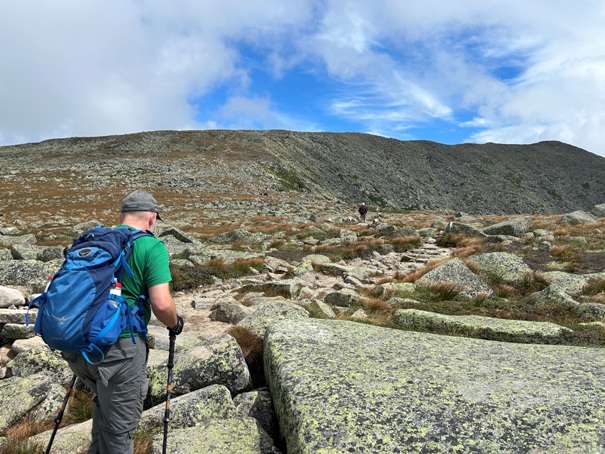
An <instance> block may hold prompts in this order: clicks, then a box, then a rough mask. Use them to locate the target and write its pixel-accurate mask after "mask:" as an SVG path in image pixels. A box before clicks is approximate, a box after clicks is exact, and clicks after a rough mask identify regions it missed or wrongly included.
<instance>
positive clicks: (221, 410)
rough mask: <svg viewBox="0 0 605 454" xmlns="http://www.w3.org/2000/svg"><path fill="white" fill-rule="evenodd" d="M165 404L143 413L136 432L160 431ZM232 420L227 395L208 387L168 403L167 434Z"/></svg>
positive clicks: (219, 388) (216, 387) (232, 408)
mask: <svg viewBox="0 0 605 454" xmlns="http://www.w3.org/2000/svg"><path fill="white" fill-rule="evenodd" d="M165 412H166V404H165V403H161V404H158V405H156V406H155V407H152V408H150V409H149V410H146V411H144V412H143V414H142V416H141V421H140V423H139V428H141V429H142V430H144V431H145V432H152V431H154V429H156V430H157V429H159V428H162V427H163V420H164V415H165ZM235 416H236V409H235V405H234V404H233V401H232V400H231V393H230V392H229V390H228V389H227V388H226V387H225V386H223V385H210V386H208V387H206V388H202V389H198V390H197V391H193V392H191V393H188V394H184V395H182V396H178V397H174V398H171V399H170V430H175V429H184V428H185V427H193V426H198V425H200V424H202V423H204V422H208V421H211V420H213V419H226V418H233V417H235Z"/></svg>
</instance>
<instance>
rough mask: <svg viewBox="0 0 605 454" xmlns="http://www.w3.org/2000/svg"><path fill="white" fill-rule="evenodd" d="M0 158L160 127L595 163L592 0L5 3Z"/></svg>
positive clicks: (0, 32) (596, 52)
mask: <svg viewBox="0 0 605 454" xmlns="http://www.w3.org/2000/svg"><path fill="white" fill-rule="evenodd" d="M0 52H1V55H3V57H4V58H3V59H2V63H0V145H7V144H14V143H24V142H34V141H39V140H45V139H49V138H58V137H72V136H97V135H111V134H124V133H130V132H139V131H151V130H159V129H217V128H218V129H289V130H295V131H334V132H344V131H347V132H348V131H355V132H362V133H371V134H378V135H383V136H387V137H393V138H396V139H401V140H417V139H418V140H433V141H436V142H441V143H447V144H455V143H462V142H476V143H485V142H498V143H534V142H538V141H541V140H560V141H563V142H566V143H570V144H572V145H576V146H578V147H581V148H584V149H586V150H588V151H591V152H593V153H596V154H599V155H603V156H605V135H604V134H603V133H602V131H604V130H605V109H604V108H603V106H605V3H603V2H602V1H601V0H576V1H574V2H569V1H567V0H531V1H527V0H508V1H506V2H504V1H501V0H458V1H456V2H452V1H449V0H424V1H422V2H417V1H412V0H373V1H371V2H370V1H367V0H297V1H296V2H286V1H285V0H222V1H220V2H217V1H210V0H173V1H171V2H166V1H164V0H96V1H95V0H91V1H86V2H82V1H81V0H56V1H53V2H48V1H45V0H44V1H43V0H37V1H29V0H23V1H18V2H16V1H10V0H0Z"/></svg>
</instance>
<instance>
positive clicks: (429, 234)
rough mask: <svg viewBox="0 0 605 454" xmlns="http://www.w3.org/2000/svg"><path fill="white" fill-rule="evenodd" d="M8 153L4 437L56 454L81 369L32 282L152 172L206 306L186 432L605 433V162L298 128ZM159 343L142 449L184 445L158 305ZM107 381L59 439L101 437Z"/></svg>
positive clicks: (211, 438)
mask: <svg viewBox="0 0 605 454" xmlns="http://www.w3.org/2000/svg"><path fill="white" fill-rule="evenodd" d="M0 157H1V159H2V162H3V166H2V169H1V170H0V191H1V193H2V197H1V198H0V454H4V453H13V452H21V453H38V452H43V451H44V448H45V447H46V444H47V443H48V441H49V439H50V438H51V433H52V427H53V423H52V421H53V418H55V416H56V414H57V412H58V410H59V408H60V406H61V403H62V402H63V399H64V396H65V392H66V388H65V387H66V386H67V384H68V383H69V382H70V379H71V372H70V370H69V368H68V367H67V364H66V363H65V361H64V360H63V359H62V357H61V356H60V354H59V352H56V351H52V350H50V349H49V348H48V347H47V346H46V345H45V344H44V342H43V340H42V338H41V337H39V336H37V335H35V333H34V331H33V327H32V323H33V322H34V321H35V319H36V316H37V308H36V307H35V306H34V307H32V308H30V311H29V314H28V313H27V306H28V304H29V302H30V301H32V299H33V298H35V297H36V296H37V295H38V294H39V293H40V292H41V291H43V289H44V286H45V283H46V280H47V278H48V276H49V275H52V274H53V273H55V272H56V271H57V270H58V268H59V267H60V266H61V263H62V262H63V259H64V254H65V251H66V249H67V248H68V247H69V246H70V244H71V242H72V241H73V239H74V238H75V237H77V236H78V235H80V234H81V233H83V232H85V231H86V230H88V229H90V228H92V227H94V226H96V225H99V224H104V225H107V226H113V225H115V224H116V222H117V212H118V210H119V206H120V202H121V200H122V198H123V197H124V196H125V195H126V194H128V193H129V192H130V191H131V190H133V189H135V188H143V189H147V190H149V191H150V192H152V193H153V194H154V196H155V197H156V198H157V199H158V202H159V205H160V211H161V214H162V217H163V219H164V221H163V222H161V223H158V225H157V226H156V231H155V232H154V233H155V235H156V236H157V237H158V238H159V239H160V240H161V241H162V242H163V243H164V244H165V245H166V248H167V250H168V252H169V255H170V260H171V273H172V277H173V281H172V284H171V285H172V290H173V294H174V296H175V302H176V304H177V307H178V311H179V313H180V314H181V315H182V316H183V317H184V319H185V330H184V332H183V333H182V334H181V335H179V336H178V337H177V344H176V353H175V365H174V377H173V383H172V385H173V387H172V398H171V408H172V416H171V420H170V422H169V431H168V438H167V441H168V452H170V453H181V454H183V453H184V454H188V453H191V454H193V453H196V454H197V453H210V454H214V453H216V454H218V453H220V454H223V453H234V454H235V453H237V454H240V453H263V454H264V453H271V454H278V453H282V454H285V453H293V454H298V453H301V454H302V453H384V454H390V453H407V452H418V453H420V452H422V453H442V452H459V453H551V452H553V453H602V452H604V451H605V431H604V430H603V414H605V396H604V395H603V393H604V391H603V390H604V389H605V383H604V379H603V374H602V373H601V371H602V370H603V369H604V368H605V353H604V352H605V350H604V349H603V347H604V346H605V271H604V270H605V203H604V202H605V201H604V200H603V196H602V189H603V188H602V186H601V185H602V184H603V183H602V182H603V181H604V180H603V178H602V177H603V175H602V174H603V162H602V158H598V157H596V156H594V155H591V154H590V153H588V152H585V151H583V150H578V149H576V148H573V147H569V146H567V145H564V144H561V143H554V142H545V143H540V144H535V145H527V146H503V145H496V144H486V145H482V146H479V145H459V146H444V145H439V144H434V143H431V142H399V141H394V140H390V139H385V138H381V137H375V136H367V135H363V134H320V133H318V134H311V133H309V134H306V133H292V132H285V131H262V132H261V131H185V132H173V131H166V132H154V133H141V134H134V135H128V136H113V137H100V138H72V139H61V140H52V141H46V142H42V143H39V144H26V145H19V146H13V147H3V148H0ZM456 182H457V183H456ZM454 183H456V185H454ZM446 186H447V187H448V188H449V192H447V191H448V189H446ZM452 188H456V189H455V190H452ZM599 191H600V193H599ZM361 201H365V202H366V203H367V204H368V205H369V208H370V210H369V212H368V214H367V217H366V219H365V220H364V221H361V220H360V218H359V216H358V214H357V211H356V209H355V208H356V207H355V206H354V205H357V204H358V203H359V202H361ZM428 208H431V209H428ZM516 213H522V214H520V215H518V214H516ZM27 315H28V319H29V320H28V322H29V323H27V321H26V316H27ZM148 344H149V347H150V351H149V359H148V363H147V375H148V379H149V388H148V392H147V399H146V401H145V408H144V412H143V416H142V419H141V422H140V424H139V428H138V430H137V432H136V435H135V447H136V452H137V453H160V452H162V442H163V427H164V424H163V416H164V412H165V403H164V400H165V392H166V380H167V360H168V348H169V343H168V336H167V332H166V329H165V328H164V327H162V326H160V324H159V322H157V320H155V319H154V318H152V322H151V324H150V326H149V336H148ZM90 399H91V396H90V394H89V392H88V391H87V390H86V389H85V388H84V387H83V386H82V385H79V384H77V385H76V391H75V394H74V396H73V397H72V398H71V399H70V401H69V405H68V407H67V409H66V413H65V416H64V419H63V424H62V427H61V428H60V429H59V431H58V433H57V435H56V438H55V439H54V442H53V448H52V451H51V452H53V453H70V454H71V453H74V452H83V451H84V452H85V451H86V449H87V446H88V444H89V443H90V439H91V438H90V437H91V436H90V431H91V419H90V418H91V414H90Z"/></svg>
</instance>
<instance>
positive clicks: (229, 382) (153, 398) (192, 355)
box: [147, 334, 251, 404]
mask: <svg viewBox="0 0 605 454" xmlns="http://www.w3.org/2000/svg"><path fill="white" fill-rule="evenodd" d="M166 360H167V359H166ZM166 360H165V361H163V362H162V363H161V364H158V365H156V366H152V367H148V377H149V393H148V396H147V397H148V400H149V402H150V403H151V404H157V403H159V402H161V401H162V398H163V396H164V394H165V390H166V370H167V369H166ZM214 384H219V385H224V386H226V387H227V388H228V389H229V391H231V393H232V394H233V395H235V394H238V393H240V392H243V391H247V390H248V389H249V388H250V385H251V379H250V371H249V370H248V366H247V364H246V360H245V358H244V354H243V353H242V350H241V348H240V347H239V345H238V344H237V342H236V341H235V339H234V338H233V337H231V336H229V335H227V334H225V335H222V336H217V337H213V338H211V339H207V340H201V341H200V342H199V344H197V345H195V346H194V347H191V348H188V349H183V350H181V351H177V352H176V353H175V355H174V369H173V381H172V390H173V393H174V394H173V395H174V396H179V395H182V394H186V393H189V392H192V391H195V390H198V389H201V388H205V387H207V386H210V385H214Z"/></svg>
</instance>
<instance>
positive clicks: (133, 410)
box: [63, 337, 147, 454]
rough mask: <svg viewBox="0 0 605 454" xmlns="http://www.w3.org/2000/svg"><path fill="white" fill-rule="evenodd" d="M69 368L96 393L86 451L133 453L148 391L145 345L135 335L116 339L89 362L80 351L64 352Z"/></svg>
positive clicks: (143, 341)
mask: <svg viewBox="0 0 605 454" xmlns="http://www.w3.org/2000/svg"><path fill="white" fill-rule="evenodd" d="M63 357H64V358H65V359H66V360H67V362H68V363H69V367H70V368H71V370H72V371H73V372H74V373H75V374H76V375H77V376H78V378H79V379H80V380H82V382H83V383H84V384H85V385H86V386H87V387H88V388H90V389H91V390H92V392H93V393H95V394H96V397H95V398H94V400H93V402H94V408H93V417H92V442H91V444H90V447H89V449H88V454H117V453H120V454H122V453H124V454H129V453H130V454H132V452H133V449H134V444H133V435H134V431H135V429H136V428H137V426H138V424H139V419H140V418H141V413H142V412H143V400H144V399H145V395H146V394H147V373H146V370H145V369H146V364H147V345H146V343H145V340H144V339H141V338H138V337H137V342H136V344H134V343H133V342H132V339H131V338H124V339H119V340H118V342H116V343H115V344H114V345H112V346H111V347H110V348H109V349H108V350H107V353H106V354H105V361H103V362H102V363H101V364H99V365H92V364H89V363H88V362H86V360H85V359H84V358H83V357H82V355H79V354H69V353H63Z"/></svg>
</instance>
